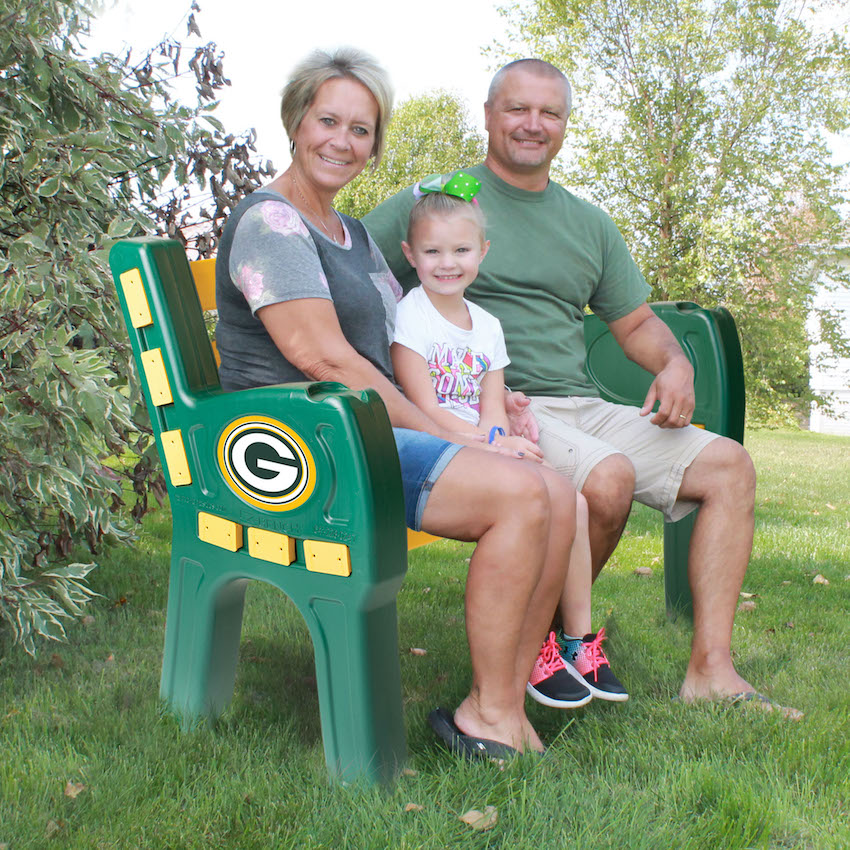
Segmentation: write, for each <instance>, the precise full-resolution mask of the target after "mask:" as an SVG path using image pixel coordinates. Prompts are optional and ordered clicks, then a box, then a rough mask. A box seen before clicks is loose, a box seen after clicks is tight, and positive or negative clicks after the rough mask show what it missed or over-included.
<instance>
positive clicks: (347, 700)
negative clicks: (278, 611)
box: [302, 598, 407, 782]
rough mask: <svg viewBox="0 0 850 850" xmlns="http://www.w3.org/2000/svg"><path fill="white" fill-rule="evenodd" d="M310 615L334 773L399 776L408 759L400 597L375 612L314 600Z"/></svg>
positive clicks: (382, 779) (325, 732)
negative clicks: (399, 649)
mask: <svg viewBox="0 0 850 850" xmlns="http://www.w3.org/2000/svg"><path fill="white" fill-rule="evenodd" d="M302 613H303V614H304V615H305V619H306V620H307V623H308V626H309V628H310V633H311V636H312V638H313V650H314V652H315V658H316V682H317V686H318V692H319V710H320V713H321V719H322V739H323V742H324V746H325V759H326V761H327V765H328V771H329V772H330V774H331V775H332V776H339V777H340V778H341V779H343V780H346V781H352V780H355V779H364V778H365V779H367V780H369V781H372V782H388V781H390V780H392V779H393V777H394V776H396V774H397V773H398V771H399V770H400V769H401V767H402V765H403V763H404V760H405V758H406V756H407V741H406V737H405V731H404V718H403V715H402V702H401V670H400V666H399V655H398V626H397V617H396V603H395V598H393V599H392V600H390V601H388V602H384V603H383V604H380V605H378V606H376V607H373V608H371V609H369V610H358V609H357V608H355V607H354V606H352V605H345V604H344V603H342V602H340V601H336V600H332V599H327V598H324V599H321V598H313V599H311V600H310V602H309V603H308V605H307V607H306V610H303V611H302Z"/></svg>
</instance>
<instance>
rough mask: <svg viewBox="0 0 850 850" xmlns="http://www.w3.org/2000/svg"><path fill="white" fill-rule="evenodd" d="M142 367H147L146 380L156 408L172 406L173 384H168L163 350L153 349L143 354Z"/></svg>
mask: <svg viewBox="0 0 850 850" xmlns="http://www.w3.org/2000/svg"><path fill="white" fill-rule="evenodd" d="M142 366H144V367H145V379H146V380H147V382H148V390H149V391H150V394H151V399H152V400H153V403H154V405H156V407H162V405H163V404H171V402H172V401H174V398H173V396H172V395H171V384H169V383H168V372H166V371H165V361H164V360H163V359H162V349H161V348H152V349H151V350H150V351H143V352H142Z"/></svg>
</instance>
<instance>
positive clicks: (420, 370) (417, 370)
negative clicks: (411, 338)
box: [390, 342, 481, 434]
mask: <svg viewBox="0 0 850 850" xmlns="http://www.w3.org/2000/svg"><path fill="white" fill-rule="evenodd" d="M390 354H391V355H392V359H393V372H394V373H395V376H396V380H397V381H398V382H399V384H401V388H402V389H403V390H404V394H405V396H406V397H407V398H408V399H409V400H410V401H411V402H413V404H415V405H416V407H417V408H419V410H421V411H422V412H423V413H425V414H426V415H427V416H428V418H429V419H431V420H433V421H434V422H436V423H437V424H439V425H441V426H442V427H444V428H447V429H448V430H450V431H452V432H456V433H462V434H481V429H480V428H476V427H475V426H474V425H473V424H472V423H470V422H467V421H466V420H464V419H461V418H460V417H459V416H456V415H455V414H454V413H452V412H451V411H450V410H446V409H444V408H442V407H440V405H439V404H438V402H437V394H436V393H435V392H434V385H433V384H432V383H431V376H430V375H429V374H428V363H427V362H426V360H425V358H424V357H423V356H422V355H421V354H418V353H417V352H415V351H413V350H412V349H410V348H408V347H407V346H406V345H402V344H401V343H398V342H394V343H393V344H392V345H391V346H390Z"/></svg>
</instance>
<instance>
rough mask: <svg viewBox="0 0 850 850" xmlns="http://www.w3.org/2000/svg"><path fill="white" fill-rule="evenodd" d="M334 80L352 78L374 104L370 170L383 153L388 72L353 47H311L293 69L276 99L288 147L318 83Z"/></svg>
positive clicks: (387, 116) (390, 96) (389, 103)
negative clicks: (374, 118) (310, 51)
mask: <svg viewBox="0 0 850 850" xmlns="http://www.w3.org/2000/svg"><path fill="white" fill-rule="evenodd" d="M335 79H349V80H355V81H356V82H358V83H360V84H361V85H364V86H365V87H366V88H367V89H368V90H369V91H370V92H371V94H372V97H374V98H375V100H376V102H377V104H378V120H377V123H376V124H375V144H374V145H373V147H372V157H373V159H374V161H373V163H372V168H373V169H374V168H376V167H377V165H378V163H379V162H380V161H381V157H382V156H383V153H384V144H385V141H386V132H387V124H389V120H390V115H391V114H392V109H393V87H392V84H391V83H390V78H389V75H388V74H387V72H386V71H385V70H384V69H383V68H382V67H381V66H380V65H379V64H378V63H377V61H376V60H375V59H373V58H372V57H371V56H370V55H369V54H368V53H365V52H364V51H362V50H358V49H357V48H356V47H339V48H337V49H336V50H334V51H333V52H328V51H326V50H314V51H313V52H312V53H311V54H310V55H309V56H307V57H305V58H304V59H302V60H301V62H299V63H298V64H297V65H296V66H295V68H294V69H293V71H292V74H291V75H290V77H289V81H288V82H287V84H286V85H285V86H284V87H283V91H282V92H281V99H280V118H281V121H283V129H284V130H286V135H287V136H289V138H290V142H289V148H290V150H291V151H292V152H293V153H294V152H295V142H294V141H292V138H293V136H294V134H295V133H296V131H297V130H298V127H299V126H300V125H301V122H302V121H303V120H304V116H305V115H306V114H307V110H308V109H309V108H310V105H311V104H312V103H313V100H314V98H315V97H316V92H317V91H318V90H319V86H321V85H322V84H323V83H326V82H327V81H328V80H335Z"/></svg>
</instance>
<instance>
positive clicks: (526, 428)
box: [505, 387, 540, 443]
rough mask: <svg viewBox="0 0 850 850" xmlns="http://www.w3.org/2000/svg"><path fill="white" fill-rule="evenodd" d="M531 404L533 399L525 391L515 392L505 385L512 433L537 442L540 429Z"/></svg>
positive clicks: (506, 405) (506, 408)
mask: <svg viewBox="0 0 850 850" xmlns="http://www.w3.org/2000/svg"><path fill="white" fill-rule="evenodd" d="M530 404H531V400H530V399H529V398H528V397H527V396H526V395H525V393H513V392H511V391H510V390H509V389H508V388H507V387H505V412H506V413H507V414H508V423H509V424H510V426H511V435H512V436H515V437H525V439H526V440H528V441H529V442H532V443H536V442H537V441H538V440H539V439H540V429H539V428H538V427H537V420H536V419H535V418H534V414H533V413H532V412H531V408H530V407H529V405H530Z"/></svg>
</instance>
